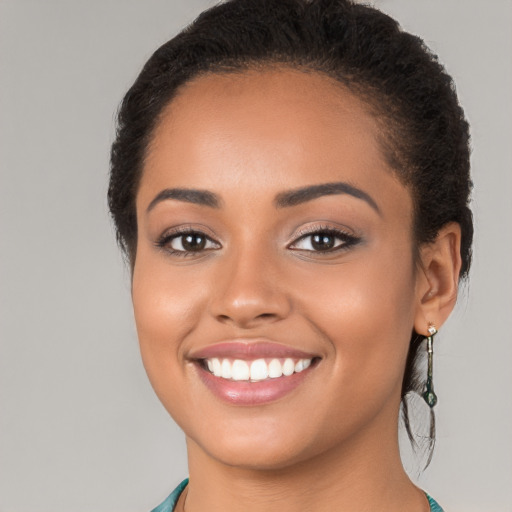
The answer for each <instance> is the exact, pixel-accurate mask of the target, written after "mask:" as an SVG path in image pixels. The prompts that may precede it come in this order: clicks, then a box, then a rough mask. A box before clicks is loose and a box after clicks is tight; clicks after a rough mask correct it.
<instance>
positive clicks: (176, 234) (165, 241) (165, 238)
mask: <svg viewBox="0 0 512 512" xmlns="http://www.w3.org/2000/svg"><path fill="white" fill-rule="evenodd" d="M187 235H193V236H197V237H202V238H204V239H205V241H206V243H208V242H210V243H214V244H216V245H218V246H219V247H218V248H220V244H219V243H218V242H216V241H215V240H213V239H212V238H211V237H209V236H208V235H206V234H205V233H204V232H203V231H200V230H198V229H193V228H191V227H186V226H184V227H180V228H176V229H175V230H173V231H172V232H170V233H169V232H166V233H164V234H163V235H162V236H161V237H160V238H159V239H158V240H157V242H156V244H155V245H156V246H157V247H158V248H159V249H161V250H163V251H165V252H166V253H167V254H170V255H171V256H178V257H181V258H186V257H190V256H197V255H198V254H200V253H204V252H209V251H211V250H214V249H212V248H209V249H202V250H199V251H187V250H184V251H181V250H177V249H173V248H172V247H171V246H170V244H171V242H172V241H173V240H176V239H178V238H183V237H185V236H187ZM181 245H182V246H183V241H182V244H181Z"/></svg>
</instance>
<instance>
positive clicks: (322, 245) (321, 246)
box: [311, 233, 336, 251]
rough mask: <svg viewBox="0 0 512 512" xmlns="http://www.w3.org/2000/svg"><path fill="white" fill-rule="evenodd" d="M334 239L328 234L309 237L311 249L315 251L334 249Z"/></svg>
mask: <svg viewBox="0 0 512 512" xmlns="http://www.w3.org/2000/svg"><path fill="white" fill-rule="evenodd" d="M335 243H336V237H335V236H334V235H331V234H329V233H319V234H316V235H312V236H311V247H312V248H313V249H315V251H328V250H329V249H332V248H333V247H334V244H335Z"/></svg>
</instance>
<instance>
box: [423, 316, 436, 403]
mask: <svg viewBox="0 0 512 512" xmlns="http://www.w3.org/2000/svg"><path fill="white" fill-rule="evenodd" d="M428 332H429V336H428V337H427V354H428V370H427V382H426V383H425V391H424V392H423V395H422V396H423V399H424V400H425V402H427V404H428V406H429V407H430V408H431V409H432V408H433V407H434V406H435V405H436V403H437V396H436V394H435V393H434V381H433V378H432V374H433V369H432V367H433V359H434V336H435V335H436V334H437V329H436V328H435V327H434V325H433V324H430V326H429V328H428Z"/></svg>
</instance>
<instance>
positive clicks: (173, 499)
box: [151, 478, 443, 512]
mask: <svg viewBox="0 0 512 512" xmlns="http://www.w3.org/2000/svg"><path fill="white" fill-rule="evenodd" d="M187 484H188V478H187V479H185V480H183V482H181V484H180V485H178V487H176V489H174V491H172V492H171V494H169V496H167V499H166V500H165V501H164V502H163V503H161V504H160V505H158V507H156V508H154V509H153V510H152V511H151V512H173V511H174V507H175V506H176V503H177V502H178V499H179V497H180V494H181V493H182V492H183V489H185V487H186V486H187ZM427 498H428V502H429V503H430V512H443V509H442V508H441V507H440V506H439V505H438V504H437V502H436V501H435V500H434V498H431V497H430V496H429V495H428V494H427Z"/></svg>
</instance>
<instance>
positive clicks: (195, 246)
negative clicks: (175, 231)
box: [171, 233, 206, 251]
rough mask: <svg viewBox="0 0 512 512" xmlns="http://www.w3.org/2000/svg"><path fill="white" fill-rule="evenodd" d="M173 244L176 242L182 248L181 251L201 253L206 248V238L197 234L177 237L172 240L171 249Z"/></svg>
mask: <svg viewBox="0 0 512 512" xmlns="http://www.w3.org/2000/svg"><path fill="white" fill-rule="evenodd" d="M180 238H181V241H180ZM178 241H179V242H178ZM174 242H178V244H179V245H181V246H182V248H183V249H181V250H184V251H202V250H203V249H204V248H205V247H206V237H205V236H204V235H201V234H199V233H190V234H188V235H181V237H177V238H175V239H174V240H173V243H171V247H172V246H173V245H174ZM173 249H177V250H180V249H178V248H176V247H173Z"/></svg>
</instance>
